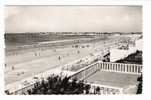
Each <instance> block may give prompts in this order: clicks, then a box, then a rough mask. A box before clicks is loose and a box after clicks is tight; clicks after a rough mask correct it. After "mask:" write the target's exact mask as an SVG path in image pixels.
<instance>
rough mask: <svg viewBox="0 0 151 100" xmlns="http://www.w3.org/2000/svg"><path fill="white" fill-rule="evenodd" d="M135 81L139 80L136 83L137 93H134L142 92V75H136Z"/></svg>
mask: <svg viewBox="0 0 151 100" xmlns="http://www.w3.org/2000/svg"><path fill="white" fill-rule="evenodd" d="M137 81H138V82H139V84H138V89H137V93H136V94H142V88H143V86H142V85H143V76H142V74H141V76H140V77H138V79H137Z"/></svg>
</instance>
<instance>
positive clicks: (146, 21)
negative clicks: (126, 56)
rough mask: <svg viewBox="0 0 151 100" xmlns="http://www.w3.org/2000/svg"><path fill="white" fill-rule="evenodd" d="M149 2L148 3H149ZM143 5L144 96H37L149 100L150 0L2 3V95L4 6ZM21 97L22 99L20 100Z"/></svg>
mask: <svg viewBox="0 0 151 100" xmlns="http://www.w3.org/2000/svg"><path fill="white" fill-rule="evenodd" d="M147 1H148V2H147ZM4 4H5V5H142V6H143V13H144V14H143V36H144V51H143V55H144V67H145V68H144V69H143V71H144V85H143V86H144V88H143V94H142V95H139V96H136V95H133V96H129V95H118V96H75V97H77V98H74V97H73V96H51V97H50V96H49V97H47V96H36V99H38V100H42V99H43V100H44V99H45V100H46V99H56V97H57V99H61V100H62V99H70V100H71V99H75V100H77V99H85V97H86V99H92V100H93V99H107V100H108V99H112V100H113V99H116V100H127V99H128V100H129V99H130V100H134V99H137V100H142V99H145V97H147V98H148V99H149V97H148V96H150V89H151V88H150V86H151V84H150V79H151V78H150V76H151V75H150V73H151V72H150V71H151V66H150V61H151V60H150V56H149V55H150V52H151V50H150V47H151V45H150V42H151V41H150V40H151V38H150V37H151V35H150V34H151V13H150V10H151V2H149V0H144V1H143V0H99V1H98V0H93V1H90V0H72V1H71V0H70V1H69V0H60V1H59V0H45V1H44V0H6V1H5V2H3V1H0V12H1V13H0V32H1V34H0V40H1V42H0V46H1V47H0V54H1V57H0V65H1V67H0V94H3V90H4V87H3V84H4V72H3V71H4V66H3V63H4V49H3V48H4V40H3V38H4V37H3V35H4V20H3V18H4V16H2V15H3V13H4V12H3V7H2V5H4ZM3 97H5V98H7V99H11V97H12V96H3ZM13 97H16V98H15V99H18V100H20V99H23V100H27V99H35V96H24V97H23V98H22V96H13ZM20 97H21V98H20ZM147 98H146V99H147Z"/></svg>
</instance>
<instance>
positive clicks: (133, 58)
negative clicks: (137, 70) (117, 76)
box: [116, 50, 142, 64]
mask: <svg viewBox="0 0 151 100" xmlns="http://www.w3.org/2000/svg"><path fill="white" fill-rule="evenodd" d="M116 62H117V63H128V64H142V51H138V50H137V51H136V53H133V54H131V55H129V56H128V57H126V58H124V59H121V60H118V61H116Z"/></svg>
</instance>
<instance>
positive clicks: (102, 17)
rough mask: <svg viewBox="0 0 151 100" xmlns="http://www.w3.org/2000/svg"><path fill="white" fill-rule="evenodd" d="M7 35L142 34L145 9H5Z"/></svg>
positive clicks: (66, 7)
mask: <svg viewBox="0 0 151 100" xmlns="http://www.w3.org/2000/svg"><path fill="white" fill-rule="evenodd" d="M5 32H6V33H19V32H22V33H23V32H142V6H6V7H5Z"/></svg>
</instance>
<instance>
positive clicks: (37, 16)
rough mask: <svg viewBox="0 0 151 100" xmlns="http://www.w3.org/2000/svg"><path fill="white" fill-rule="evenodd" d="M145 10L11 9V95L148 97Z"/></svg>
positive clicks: (7, 48) (7, 78)
mask: <svg viewBox="0 0 151 100" xmlns="http://www.w3.org/2000/svg"><path fill="white" fill-rule="evenodd" d="M142 8H143V7H142V5H96V6H95V5H70V6H69V5H68V6H67V5H7V6H5V8H4V10H5V14H4V20H5V34H4V40H5V59H4V60H5V63H4V66H5V68H4V83H5V86H4V87H5V90H4V92H5V94H6V95H120V94H133V95H138V94H142V92H143V89H142V87H143V67H144V66H143V30H142V23H143V20H142V15H143V14H142Z"/></svg>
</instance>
